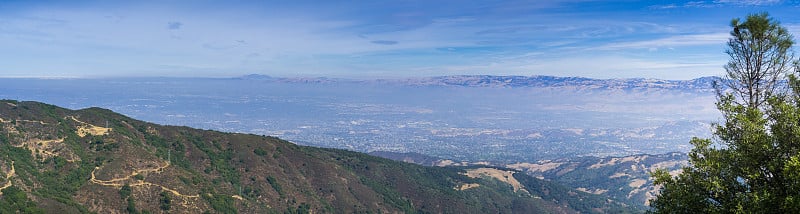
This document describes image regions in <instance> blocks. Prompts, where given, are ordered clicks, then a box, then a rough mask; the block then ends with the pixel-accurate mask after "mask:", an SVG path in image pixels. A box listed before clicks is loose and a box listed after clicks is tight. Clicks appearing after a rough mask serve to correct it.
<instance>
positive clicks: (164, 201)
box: [158, 191, 172, 210]
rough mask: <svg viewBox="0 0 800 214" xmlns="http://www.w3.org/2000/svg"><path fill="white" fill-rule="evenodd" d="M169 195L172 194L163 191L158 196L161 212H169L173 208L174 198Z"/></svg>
mask: <svg viewBox="0 0 800 214" xmlns="http://www.w3.org/2000/svg"><path fill="white" fill-rule="evenodd" d="M169 194H170V193H167V192H164V191H162V192H161V193H159V194H158V198H159V199H158V202H159V208H161V210H169V209H170V208H171V206H172V197H170V195H169Z"/></svg>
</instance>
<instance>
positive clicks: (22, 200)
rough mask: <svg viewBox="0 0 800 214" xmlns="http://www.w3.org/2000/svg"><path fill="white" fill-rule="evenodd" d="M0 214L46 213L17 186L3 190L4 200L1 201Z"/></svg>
mask: <svg viewBox="0 0 800 214" xmlns="http://www.w3.org/2000/svg"><path fill="white" fill-rule="evenodd" d="M0 213H45V212H44V210H42V209H40V208H38V207H37V206H36V203H34V202H33V201H31V200H30V199H28V196H27V195H26V194H25V192H23V191H22V190H20V189H19V188H17V187H15V186H10V187H8V188H6V189H4V190H3V196H2V200H0Z"/></svg>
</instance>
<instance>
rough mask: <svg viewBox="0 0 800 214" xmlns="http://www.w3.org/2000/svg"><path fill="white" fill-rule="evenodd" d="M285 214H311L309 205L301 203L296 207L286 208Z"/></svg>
mask: <svg viewBox="0 0 800 214" xmlns="http://www.w3.org/2000/svg"><path fill="white" fill-rule="evenodd" d="M284 213H285V214H309V213H311V205H308V204H306V203H301V204H300V205H298V206H297V207H289V208H286V212H284Z"/></svg>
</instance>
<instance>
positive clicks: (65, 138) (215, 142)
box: [0, 100, 637, 213]
mask: <svg viewBox="0 0 800 214" xmlns="http://www.w3.org/2000/svg"><path fill="white" fill-rule="evenodd" d="M0 184H1V185H0V190H1V191H0V192H2V196H0V213H13V212H23V213H167V212H170V213H203V212H208V213H312V212H313V213H620V212H637V210H635V209H632V208H630V207H628V206H626V205H624V204H622V203H619V202H616V201H613V200H609V199H608V198H604V197H601V196H598V195H593V194H589V193H584V192H581V191H576V190H574V189H571V188H566V187H564V186H561V185H558V184H555V183H552V182H549V181H544V180H541V179H537V178H533V177H530V176H527V175H525V174H524V173H519V172H518V171H516V170H513V169H506V168H489V167H467V168H463V167H461V168H459V167H424V166H419V165H415V164H410V163H403V162H399V161H393V160H389V159H384V158H379V157H374V156H370V155H366V154H362V153H356V152H351V151H345V150H339V149H323V148H314V147H306V146H299V145H296V144H292V143H290V142H287V141H284V140H281V139H278V138H274V137H267V136H257V135H250V134H237V133H223V132H217V131H208V130H198V129H193V128H189V127H178V126H161V125H157V124H152V123H147V122H143V121H138V120H135V119H132V118H129V117H126V116H123V115H120V114H117V113H114V112H112V111H109V110H106V109H100V108H87V109H82V110H69V109H65V108H60V107H57V106H53V105H48V104H43V103H38V102H18V101H13V100H2V101H0Z"/></svg>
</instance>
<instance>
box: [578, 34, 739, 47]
mask: <svg viewBox="0 0 800 214" xmlns="http://www.w3.org/2000/svg"><path fill="white" fill-rule="evenodd" d="M728 37H729V34H727V33H712V34H698V35H677V36H670V37H667V38H659V39H653V40H645V41H632V42H616V43H610V44H606V45H603V46H599V47H596V48H590V49H591V50H625V49H651V48H665V47H667V48H669V47H681V46H702V45H721V44H724V43H725V42H726V41H727V39H728Z"/></svg>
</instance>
